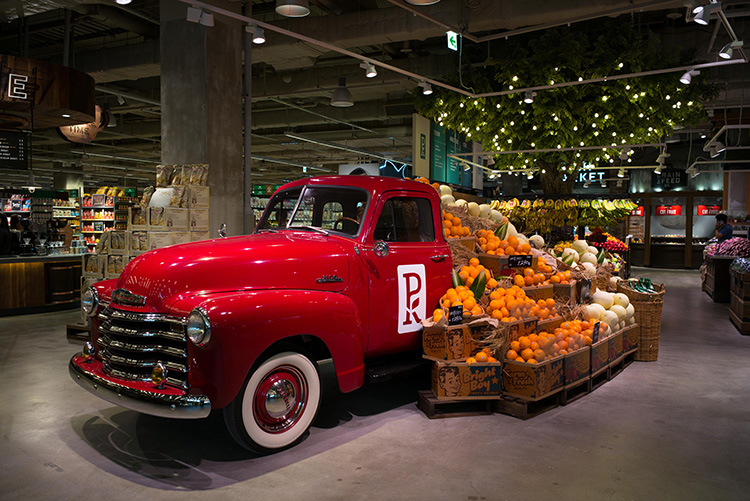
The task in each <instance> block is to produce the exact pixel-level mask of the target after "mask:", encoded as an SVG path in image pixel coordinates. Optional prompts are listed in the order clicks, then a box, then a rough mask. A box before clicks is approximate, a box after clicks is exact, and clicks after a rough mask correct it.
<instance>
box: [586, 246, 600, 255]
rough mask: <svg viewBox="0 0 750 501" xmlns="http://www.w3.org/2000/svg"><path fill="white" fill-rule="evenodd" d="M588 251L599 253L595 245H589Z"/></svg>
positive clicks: (594, 253)
mask: <svg viewBox="0 0 750 501" xmlns="http://www.w3.org/2000/svg"><path fill="white" fill-rule="evenodd" d="M586 252H590V253H592V254H593V255H595V256H598V255H599V249H597V248H596V247H594V246H593V245H589V247H588V249H586Z"/></svg>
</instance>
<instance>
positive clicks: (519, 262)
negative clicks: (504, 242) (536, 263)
mask: <svg viewBox="0 0 750 501" xmlns="http://www.w3.org/2000/svg"><path fill="white" fill-rule="evenodd" d="M508 266H509V267H511V268H530V267H531V255H530V254H521V255H518V256H516V255H513V256H508Z"/></svg>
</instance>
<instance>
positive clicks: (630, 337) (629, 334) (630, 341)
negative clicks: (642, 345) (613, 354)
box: [622, 324, 638, 353]
mask: <svg viewBox="0 0 750 501" xmlns="http://www.w3.org/2000/svg"><path fill="white" fill-rule="evenodd" d="M637 349H638V324H633V325H628V326H627V327H625V331H624V332H623V334H622V352H623V353H630V352H632V351H635V350H637Z"/></svg>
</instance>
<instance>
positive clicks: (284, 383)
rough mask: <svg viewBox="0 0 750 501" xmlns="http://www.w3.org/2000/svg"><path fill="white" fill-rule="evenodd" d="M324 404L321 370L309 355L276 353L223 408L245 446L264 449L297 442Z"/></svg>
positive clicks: (262, 451)
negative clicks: (319, 370) (321, 389)
mask: <svg viewBox="0 0 750 501" xmlns="http://www.w3.org/2000/svg"><path fill="white" fill-rule="evenodd" d="M319 405H320V375H319V373H318V367H317V365H316V364H315V362H313V361H312V360H311V359H310V358H309V357H308V356H306V355H303V354H302V353H298V352H293V351H284V352H281V353H277V354H276V355H273V356H271V357H269V358H268V359H266V360H265V361H264V362H262V363H261V364H260V365H259V366H258V367H257V368H256V369H255V370H254V371H253V372H252V373H251V374H250V376H249V377H248V379H247V381H246V382H245V386H244V387H243V389H242V390H241V391H240V392H239V394H238V395H237V397H236V398H235V399H234V400H233V401H232V403H231V404H229V405H228V406H227V407H226V408H225V409H224V421H225V423H226V425H227V428H228V430H229V433H230V434H231V435H232V437H233V438H234V439H235V440H236V441H237V443H239V444H240V445H241V446H243V447H245V448H246V449H249V450H251V451H253V452H257V453H260V454H269V453H272V452H277V451H280V450H282V449H285V448H287V447H290V446H292V445H294V444H295V443H296V442H297V441H298V440H300V439H301V438H302V435H303V434H304V433H305V432H306V431H307V430H308V428H310V425H311V424H312V422H313V420H314V419H315V415H316V414H317V412H318V407H319Z"/></svg>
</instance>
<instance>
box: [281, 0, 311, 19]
mask: <svg viewBox="0 0 750 501" xmlns="http://www.w3.org/2000/svg"><path fill="white" fill-rule="evenodd" d="M275 10H276V13H277V14H279V15H280V16H284V17H305V16H307V15H309V14H310V2H308V1H307V0H276V9H275Z"/></svg>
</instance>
